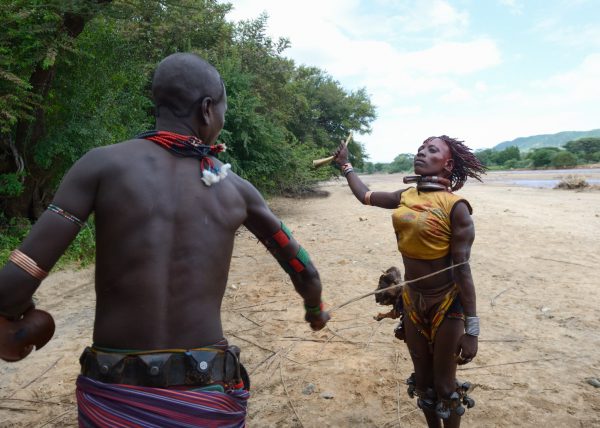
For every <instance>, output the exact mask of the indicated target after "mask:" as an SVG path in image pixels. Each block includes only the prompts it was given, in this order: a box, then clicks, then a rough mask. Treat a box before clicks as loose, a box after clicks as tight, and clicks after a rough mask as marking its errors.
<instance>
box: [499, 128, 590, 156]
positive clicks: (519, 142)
mask: <svg viewBox="0 0 600 428" xmlns="http://www.w3.org/2000/svg"><path fill="white" fill-rule="evenodd" d="M584 137H598V138H600V129H592V130H591V131H564V132H559V133H558V134H544V135H532V136H531V137H519V138H515V139H514V140H512V141H504V142H502V143H500V144H497V145H495V146H494V147H493V148H492V149H493V150H504V149H505V148H507V147H511V146H517V147H518V148H519V150H521V151H527V150H531V149H537V148H539V147H562V146H563V145H564V144H565V143H568V142H569V141H571V140H577V139H578V138H584Z"/></svg>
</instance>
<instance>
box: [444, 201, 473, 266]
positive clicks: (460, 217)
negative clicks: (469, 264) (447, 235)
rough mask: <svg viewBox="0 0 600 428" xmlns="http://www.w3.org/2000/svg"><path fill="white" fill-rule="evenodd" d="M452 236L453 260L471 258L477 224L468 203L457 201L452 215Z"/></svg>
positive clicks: (458, 260)
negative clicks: (475, 224)
mask: <svg viewBox="0 0 600 428" xmlns="http://www.w3.org/2000/svg"><path fill="white" fill-rule="evenodd" d="M450 220H451V222H452V238H451V241H450V249H451V251H452V260H453V261H454V262H455V263H461V262H464V261H467V260H469V257H470V255H471V246H472V245H473V241H474V240H475V226H474V225H473V219H472V218H471V213H470V212H469V208H468V206H467V204H466V203H463V202H457V204H456V205H455V207H454V210H453V211H452V215H451V219H450Z"/></svg>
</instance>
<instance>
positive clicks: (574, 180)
mask: <svg viewBox="0 0 600 428" xmlns="http://www.w3.org/2000/svg"><path fill="white" fill-rule="evenodd" d="M589 186H590V185H589V184H588V182H587V181H585V179H584V178H582V177H578V176H576V175H567V176H566V177H565V178H563V179H562V180H561V181H560V182H559V183H558V184H557V185H556V187H554V188H555V189H566V190H572V189H585V188H586V187H589Z"/></svg>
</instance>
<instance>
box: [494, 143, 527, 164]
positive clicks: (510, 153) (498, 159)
mask: <svg viewBox="0 0 600 428" xmlns="http://www.w3.org/2000/svg"><path fill="white" fill-rule="evenodd" d="M520 159H521V152H520V151H519V148H518V147H517V146H510V147H507V148H506V149H504V150H501V151H499V152H497V153H496V155H495V159H494V161H495V163H496V164H498V165H504V164H505V163H506V162H507V161H509V160H514V161H518V160H520Z"/></svg>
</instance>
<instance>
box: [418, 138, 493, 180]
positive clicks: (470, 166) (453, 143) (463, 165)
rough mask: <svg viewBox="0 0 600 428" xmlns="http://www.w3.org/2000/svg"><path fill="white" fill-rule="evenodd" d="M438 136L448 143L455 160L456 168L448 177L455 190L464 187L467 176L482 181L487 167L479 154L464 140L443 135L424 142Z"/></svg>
mask: <svg viewBox="0 0 600 428" xmlns="http://www.w3.org/2000/svg"><path fill="white" fill-rule="evenodd" d="M436 138H439V139H440V140H442V141H443V142H444V143H446V145H447V146H448V148H449V149H450V153H451V154H452V159H453V160H454V168H453V169H452V173H451V174H450V177H448V178H449V179H450V182H451V183H452V190H453V191H456V190H458V189H460V188H461V187H463V185H464V184H465V182H466V181H467V177H471V178H474V179H476V180H478V181H481V174H485V171H486V170H487V168H486V167H485V165H483V164H482V163H481V161H480V160H479V159H478V158H477V156H475V154H474V153H473V151H472V150H471V149H470V148H469V147H467V146H466V145H465V144H464V141H460V140H456V139H454V138H450V137H448V136H447V135H442V136H439V137H429V138H428V139H426V140H425V141H424V143H429V142H430V141H431V140H435V139H436Z"/></svg>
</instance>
